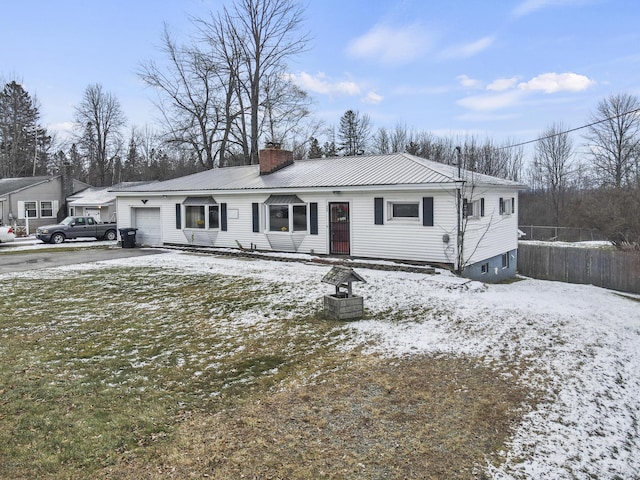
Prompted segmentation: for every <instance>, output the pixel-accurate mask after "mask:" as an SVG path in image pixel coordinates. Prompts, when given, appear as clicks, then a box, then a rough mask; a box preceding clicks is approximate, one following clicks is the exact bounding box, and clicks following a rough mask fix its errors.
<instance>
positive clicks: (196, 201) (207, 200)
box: [182, 195, 218, 205]
mask: <svg viewBox="0 0 640 480" xmlns="http://www.w3.org/2000/svg"><path fill="white" fill-rule="evenodd" d="M182 204H183V205H217V204H218V202H216V199H215V198H213V197H212V196H211V195H207V196H205V197H187V198H185V199H184V202H182Z"/></svg>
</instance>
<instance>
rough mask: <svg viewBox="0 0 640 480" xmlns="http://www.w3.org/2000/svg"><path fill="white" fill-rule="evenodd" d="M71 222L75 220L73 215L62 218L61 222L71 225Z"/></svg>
mask: <svg viewBox="0 0 640 480" xmlns="http://www.w3.org/2000/svg"><path fill="white" fill-rule="evenodd" d="M71 222H73V217H67V218H65V219H64V220H62V221H61V222H60V223H61V224H62V225H71Z"/></svg>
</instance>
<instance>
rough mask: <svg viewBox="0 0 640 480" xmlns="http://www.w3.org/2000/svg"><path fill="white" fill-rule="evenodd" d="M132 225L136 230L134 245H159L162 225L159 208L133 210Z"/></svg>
mask: <svg viewBox="0 0 640 480" xmlns="http://www.w3.org/2000/svg"><path fill="white" fill-rule="evenodd" d="M132 220H133V225H132V226H134V227H136V228H137V229H138V231H137V232H136V243H137V244H138V245H161V244H162V224H161V223H160V209H159V208H134V209H133V215H132Z"/></svg>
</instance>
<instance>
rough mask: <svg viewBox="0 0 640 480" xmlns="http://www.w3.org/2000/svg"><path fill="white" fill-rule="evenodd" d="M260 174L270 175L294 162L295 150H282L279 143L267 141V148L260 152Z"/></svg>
mask: <svg viewBox="0 0 640 480" xmlns="http://www.w3.org/2000/svg"><path fill="white" fill-rule="evenodd" d="M258 162H259V163H260V175H269V174H270V173H273V172H275V171H277V170H280V169H281V168H284V167H287V166H289V165H291V164H293V152H290V151H289V150H281V149H280V144H279V143H274V142H267V145H266V148H265V149H263V150H260V152H258Z"/></svg>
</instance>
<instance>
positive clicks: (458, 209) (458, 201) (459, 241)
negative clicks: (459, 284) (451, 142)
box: [455, 146, 463, 273]
mask: <svg viewBox="0 0 640 480" xmlns="http://www.w3.org/2000/svg"><path fill="white" fill-rule="evenodd" d="M456 152H457V153H458V179H457V181H456V184H457V188H456V219H457V227H456V230H457V232H456V259H455V270H456V272H458V273H462V271H461V270H460V268H461V265H460V264H461V263H462V248H463V244H462V219H461V217H462V211H461V209H462V188H461V183H460V182H461V179H460V175H461V173H462V172H461V168H462V165H461V162H460V154H461V150H460V147H459V146H458V147H456Z"/></svg>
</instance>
